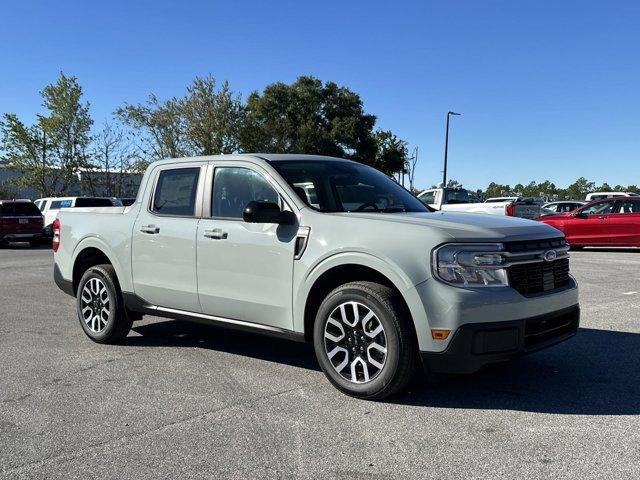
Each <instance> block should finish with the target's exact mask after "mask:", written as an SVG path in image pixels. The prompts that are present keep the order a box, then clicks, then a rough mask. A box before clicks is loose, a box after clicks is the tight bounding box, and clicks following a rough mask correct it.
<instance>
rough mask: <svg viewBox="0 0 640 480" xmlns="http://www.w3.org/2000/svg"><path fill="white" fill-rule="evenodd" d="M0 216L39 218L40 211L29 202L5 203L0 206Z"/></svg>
mask: <svg viewBox="0 0 640 480" xmlns="http://www.w3.org/2000/svg"><path fill="white" fill-rule="evenodd" d="M0 215H2V216H5V217H7V216H15V217H35V216H37V217H39V216H40V210H38V207H36V206H35V204H34V203H30V202H7V203H3V204H2V205H0Z"/></svg>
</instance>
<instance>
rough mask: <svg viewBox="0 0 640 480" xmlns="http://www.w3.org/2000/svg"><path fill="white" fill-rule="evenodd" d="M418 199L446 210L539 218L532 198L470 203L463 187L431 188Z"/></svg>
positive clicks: (501, 198)
mask: <svg viewBox="0 0 640 480" xmlns="http://www.w3.org/2000/svg"><path fill="white" fill-rule="evenodd" d="M418 199H419V200H420V201H421V202H422V203H424V204H425V205H427V206H428V207H431V208H433V209H435V210H442V211H446V212H467V213H488V214H491V215H507V216H510V217H520V218H527V219H530V220H537V219H538V218H540V205H539V204H538V203H537V202H535V201H533V200H532V199H525V198H521V197H500V198H490V199H488V200H487V201H486V202H482V203H472V202H471V199H470V197H469V192H468V191H467V190H465V189H464V188H432V189H430V190H425V191H424V192H422V193H421V194H420V195H418Z"/></svg>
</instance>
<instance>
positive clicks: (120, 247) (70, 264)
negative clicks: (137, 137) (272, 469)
mask: <svg viewBox="0 0 640 480" xmlns="http://www.w3.org/2000/svg"><path fill="white" fill-rule="evenodd" d="M54 227H55V229H54V239H53V247H54V251H55V254H54V258H55V268H54V279H55V281H56V283H57V284H58V286H59V287H60V288H61V289H62V290H64V291H65V292H67V293H69V294H70V295H73V296H75V298H76V305H77V313H78V318H79V322H80V325H81V327H82V329H83V330H84V332H85V333H86V335H87V336H88V337H89V338H91V339H92V340H94V341H96V342H100V343H114V342H118V341H121V340H122V339H123V338H124V337H125V336H126V335H127V333H128V332H129V329H130V328H131V324H132V321H134V320H136V319H139V318H141V316H142V315H145V314H148V315H154V316H161V317H169V318H177V319H186V320H198V321H204V322H209V323H212V324H217V325H223V326H226V327H230V328H238V329H244V330H250V331H254V332H261V333H265V334H268V335H276V336H281V337H286V338H290V339H294V340H300V341H309V342H313V345H314V348H315V353H316V356H317V358H318V362H319V364H320V366H321V368H322V370H323V371H324V372H325V374H326V375H327V377H328V378H329V380H330V381H331V382H332V383H333V384H334V385H335V386H336V387H337V388H339V389H340V390H342V391H344V392H346V393H348V394H350V395H354V396H357V397H362V398H370V399H373V398H383V397H385V396H387V395H390V394H393V393H395V392H397V391H399V390H401V389H402V388H404V386H405V385H407V382H408V381H409V380H410V379H411V378H412V376H413V375H414V372H415V369H416V367H417V366H419V365H420V364H422V366H423V367H424V368H426V369H427V370H429V371H432V372H449V373H468V372H473V371H475V370H477V369H479V368H480V367H482V366H484V365H487V364H490V363H494V362H500V361H505V360H508V359H512V358H515V357H517V356H519V355H522V354H524V353H529V352H533V351H536V350H539V349H541V348H544V347H548V346H550V345H553V344H556V343H558V342H561V341H563V340H565V339H567V338H569V337H571V336H573V335H574V334H575V333H576V330H577V328H578V323H579V307H578V289H577V285H576V282H575V280H574V279H573V277H571V275H570V274H569V258H568V254H567V250H568V247H567V244H566V242H565V240H564V238H563V236H562V234H561V233H560V232H559V231H558V230H556V229H554V228H552V227H550V226H548V225H545V224H543V223H539V222H532V221H530V220H523V219H519V218H512V217H506V216H497V215H496V216H494V215H475V214H470V213H452V212H431V211H430V209H429V208H427V207H426V206H425V205H423V204H422V203H421V202H420V201H419V200H418V199H417V198H416V197H414V196H413V195H411V193H409V192H408V191H407V190H405V189H404V188H402V187H401V186H400V185H398V184H397V183H395V182H394V181H393V180H391V179H390V178H389V177H387V176H386V175H384V174H383V173H381V172H378V171H377V170H375V169H373V168H371V167H368V166H365V165H362V164H359V163H356V162H353V161H349V160H344V159H338V158H328V157H320V156H305V155H224V156H213V157H197V158H187V159H181V160H163V161H160V162H156V163H153V164H152V165H151V166H149V168H148V169H147V172H146V173H145V175H144V178H143V179H142V184H141V187H140V194H139V196H138V201H136V203H134V204H133V205H132V206H130V207H126V208H124V207H123V208H119V209H114V208H111V209H102V208H74V209H65V210H61V211H60V213H59V214H58V218H57V220H56V221H55V223H54Z"/></svg>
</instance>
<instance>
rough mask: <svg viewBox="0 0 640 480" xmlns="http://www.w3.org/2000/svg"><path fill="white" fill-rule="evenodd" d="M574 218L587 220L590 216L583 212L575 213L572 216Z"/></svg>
mask: <svg viewBox="0 0 640 480" xmlns="http://www.w3.org/2000/svg"><path fill="white" fill-rule="evenodd" d="M571 216H572V217H578V218H587V217H588V216H589V215H587V214H586V213H582V212H573V213H572V214H571Z"/></svg>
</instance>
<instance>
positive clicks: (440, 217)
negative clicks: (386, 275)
mask: <svg viewBox="0 0 640 480" xmlns="http://www.w3.org/2000/svg"><path fill="white" fill-rule="evenodd" d="M335 215H340V216H348V217H351V218H363V219H364V218H366V219H370V220H377V221H381V222H388V223H390V224H410V225H420V226H424V227H427V228H432V229H437V230H440V231H441V232H442V233H443V234H446V235H447V236H450V237H453V239H455V240H458V241H465V242H473V241H479V240H481V241H488V240H491V241H507V240H509V241H513V240H534V239H540V238H555V237H560V236H562V235H563V233H562V232H560V231H559V230H557V229H555V228H553V227H552V226H550V225H547V224H545V223H541V222H538V221H535V220H525V219H523V218H514V217H507V216H500V215H488V214H482V213H478V214H476V213H457V212H431V213H426V212H425V213H421V212H417V213H364V212H360V213H355V212H354V213H339V214H335Z"/></svg>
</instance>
